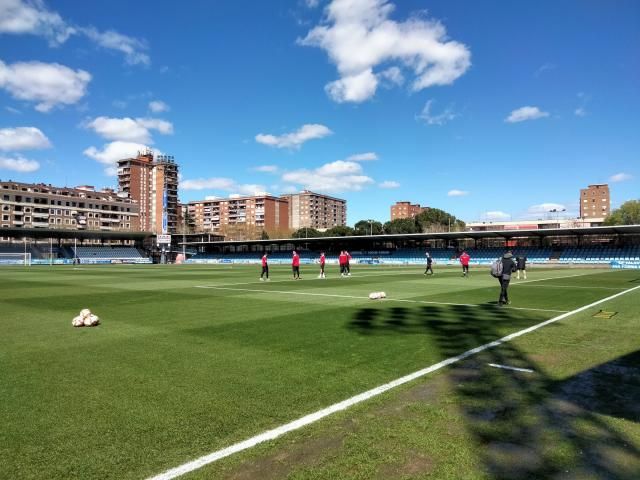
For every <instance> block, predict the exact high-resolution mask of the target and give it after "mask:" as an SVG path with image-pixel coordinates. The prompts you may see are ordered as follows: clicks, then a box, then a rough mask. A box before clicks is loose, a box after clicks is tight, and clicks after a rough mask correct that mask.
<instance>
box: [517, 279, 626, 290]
mask: <svg viewBox="0 0 640 480" xmlns="http://www.w3.org/2000/svg"><path fill="white" fill-rule="evenodd" d="M516 282H518V281H517V280H516ZM520 283H523V282H520ZM516 285H519V284H518V283H512V284H511V285H510V286H514V287H515V286H516ZM527 287H542V288H589V289H594V288H597V289H599V290H624V287H601V286H599V285H594V286H591V287H586V286H584V285H527Z"/></svg>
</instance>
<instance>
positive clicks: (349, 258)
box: [344, 250, 351, 277]
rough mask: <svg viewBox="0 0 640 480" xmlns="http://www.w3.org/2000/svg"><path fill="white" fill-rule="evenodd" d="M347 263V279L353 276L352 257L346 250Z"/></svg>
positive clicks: (345, 268)
mask: <svg viewBox="0 0 640 480" xmlns="http://www.w3.org/2000/svg"><path fill="white" fill-rule="evenodd" d="M344 255H345V261H344V270H345V272H346V274H347V277H350V276H351V255H350V254H349V252H347V251H346V250H345V251H344Z"/></svg>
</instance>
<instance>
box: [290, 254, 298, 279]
mask: <svg viewBox="0 0 640 480" xmlns="http://www.w3.org/2000/svg"><path fill="white" fill-rule="evenodd" d="M291 269H292V270H293V279H294V280H300V257H299V256H298V252H296V251H295V250H294V251H293V258H292V259H291Z"/></svg>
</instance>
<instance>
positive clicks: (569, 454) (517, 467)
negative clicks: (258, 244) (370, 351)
mask: <svg viewBox="0 0 640 480" xmlns="http://www.w3.org/2000/svg"><path fill="white" fill-rule="evenodd" d="M367 310H371V309H367ZM402 310H403V311H400V309H394V308H392V309H389V310H388V311H386V310H383V309H378V310H375V312H376V313H375V314H374V313H371V312H369V313H368V314H367V315H365V316H364V317H366V322H365V323H366V324H365V325H362V323H358V322H356V321H355V319H357V318H360V319H361V320H362V318H363V317H362V314H361V313H360V312H358V313H356V315H355V317H354V322H352V323H351V324H350V325H349V328H351V329H355V330H356V331H359V332H361V333H363V334H365V333H366V334H368V335H371V334H374V333H385V334H416V333H422V334H424V335H427V336H429V337H430V338H432V339H433V340H434V341H435V344H436V345H437V346H438V348H439V350H440V353H441V356H442V358H448V357H453V356H457V355H460V354H462V353H463V352H466V351H468V350H471V349H473V348H476V347H478V346H480V345H484V344H486V343H489V342H492V341H494V340H496V339H498V338H500V337H502V336H503V335H504V334H503V333H502V332H501V331H500V329H499V326H500V325H503V326H504V325H508V326H510V327H511V329H512V330H519V329H520V328H522V327H523V326H518V323H519V322H518V318H519V316H520V315H521V312H517V311H509V310H507V309H499V308H495V307H493V306H487V307H480V308H479V307H466V306H450V307H444V306H436V305H434V306H423V307H421V308H419V309H416V310H407V309H402ZM401 315H404V318H400V316H401ZM527 323H528V324H529V325H530V324H531V323H532V322H531V320H529V321H528V322H527ZM489 364H495V365H506V366H510V367H516V368H522V369H528V370H532V371H533V372H532V373H528V372H516V371H510V370H505V369H499V368H493V367H491V366H489ZM639 365H640V350H639V351H636V352H634V353H631V354H629V355H625V356H623V357H619V358H617V359H614V360H612V361H610V362H607V363H605V364H602V365H598V366H595V367H593V368H590V369H588V370H585V371H583V372H580V373H578V374H577V375H574V376H572V377H571V378H568V379H563V380H560V381H558V380H555V379H553V378H551V376H549V375H548V374H546V373H545V371H544V370H543V369H542V368H541V367H540V366H539V365H538V364H537V363H536V362H534V361H532V359H530V358H528V357H527V356H526V355H525V354H524V353H523V352H522V351H520V350H519V349H518V348H517V347H516V346H515V345H514V344H513V343H511V342H507V343H503V344H501V345H499V346H497V347H495V348H489V349H487V350H484V351H482V352H479V353H477V354H475V355H473V356H469V357H468V358H467V359H465V360H464V361H462V362H459V363H456V364H454V365H453V366H452V367H450V370H449V371H448V376H449V379H450V380H451V383H452V385H453V388H454V391H455V395H456V398H457V401H456V404H457V406H458V408H459V409H460V411H461V413H462V414H463V416H464V419H465V422H466V426H467V429H468V431H469V432H470V433H471V434H472V436H473V438H474V440H475V442H474V443H475V444H477V445H479V448H478V452H477V455H478V456H479V458H480V460H481V464H482V466H483V469H484V470H485V472H486V473H487V475H488V476H489V477H490V478H495V479H514V480H515V479H543V478H551V479H572V480H573V479H576V480H577V479H581V480H582V479H624V480H626V479H628V480H631V479H638V478H640V450H639V449H638V448H637V447H636V446H634V444H633V442H632V441H631V440H630V439H629V438H627V437H626V435H625V434H623V433H621V432H619V431H617V430H616V429H614V428H613V427H612V426H610V425H609V424H608V423H607V422H606V421H605V420H604V419H603V418H601V414H604V415H610V416H615V417H617V418H624V419H627V420H631V421H634V422H638V421H639V419H640V407H639V406H638V404H639V403H640V402H638V399H639V398H640V367H639Z"/></svg>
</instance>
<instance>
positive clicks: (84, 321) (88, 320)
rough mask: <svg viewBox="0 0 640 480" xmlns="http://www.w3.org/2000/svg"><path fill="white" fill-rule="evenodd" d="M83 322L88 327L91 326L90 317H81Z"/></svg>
mask: <svg viewBox="0 0 640 480" xmlns="http://www.w3.org/2000/svg"><path fill="white" fill-rule="evenodd" d="M83 323H84V326H85V327H90V326H91V317H85V318H84V319H83Z"/></svg>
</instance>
